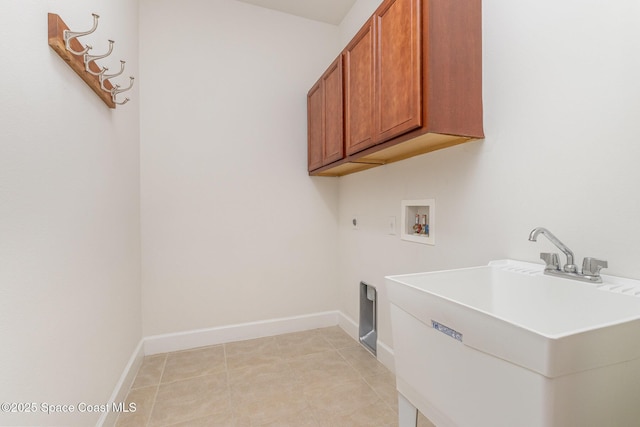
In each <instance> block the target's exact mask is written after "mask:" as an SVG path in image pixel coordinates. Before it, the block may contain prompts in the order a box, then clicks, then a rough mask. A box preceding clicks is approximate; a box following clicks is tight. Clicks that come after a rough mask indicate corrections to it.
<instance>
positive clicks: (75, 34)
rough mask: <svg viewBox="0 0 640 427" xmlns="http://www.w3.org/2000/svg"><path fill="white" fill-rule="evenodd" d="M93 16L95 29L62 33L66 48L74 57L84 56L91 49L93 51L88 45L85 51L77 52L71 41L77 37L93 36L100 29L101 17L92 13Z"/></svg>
mask: <svg viewBox="0 0 640 427" xmlns="http://www.w3.org/2000/svg"><path fill="white" fill-rule="evenodd" d="M91 15H93V28H91V29H90V30H89V31H71V30H64V31H63V32H62V37H63V39H64V46H65V47H66V48H67V50H68V51H69V52H71V53H73V54H74V55H78V56H80V55H84V54H86V53H87V52H88V51H89V49H91V46H89V45H87V47H85V48H84V50H82V51H81V52H76V51H75V50H73V49H72V48H71V40H73V39H75V38H77V37H82V36H86V35H87V34H91V33H93V32H94V31H95V30H96V28H98V18H100V16H98V15H96V14H95V13H92V14H91Z"/></svg>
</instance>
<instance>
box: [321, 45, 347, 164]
mask: <svg viewBox="0 0 640 427" xmlns="http://www.w3.org/2000/svg"><path fill="white" fill-rule="evenodd" d="M322 80H323V85H322V86H323V88H324V89H323V90H324V114H325V120H324V123H325V125H324V152H323V156H322V157H323V161H322V163H323V164H325V165H326V164H329V163H331V162H335V161H336V160H340V159H342V158H343V157H344V127H343V105H342V104H343V98H342V56H339V57H338V58H337V59H336V60H335V61H334V63H333V64H331V66H330V67H329V69H328V70H327V72H326V73H325V74H324V75H323V76H322Z"/></svg>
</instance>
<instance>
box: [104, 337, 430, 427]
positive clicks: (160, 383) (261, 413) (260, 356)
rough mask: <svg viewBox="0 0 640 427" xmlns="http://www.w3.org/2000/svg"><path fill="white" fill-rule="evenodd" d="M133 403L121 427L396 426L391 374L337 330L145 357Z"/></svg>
mask: <svg viewBox="0 0 640 427" xmlns="http://www.w3.org/2000/svg"><path fill="white" fill-rule="evenodd" d="M129 402H135V403H136V406H137V410H136V412H130V413H125V414H121V415H120V416H119V418H118V420H117V422H116V426H117V427H130V426H136V427H137V426H140V427H147V426H148V427H158V426H163V427H164V426H172V427H178V426H181V427H187V426H189V427H199V426H207V427H209V426H213V427H231V426H233V427H244V426H278V427H280V426H281V427H287V426H295V427H304V426H316V427H324V426H335V427H351V426H354V427H356V426H362V427H383V426H384V427H387V426H397V425H398V414H397V410H398V403H397V394H396V389H395V378H394V376H393V374H392V373H391V372H390V371H389V370H387V368H386V367H385V366H384V365H382V364H381V363H380V362H378V361H377V360H376V358H375V357H373V356H372V355H371V354H370V353H369V352H367V350H365V349H364V348H362V347H361V346H360V344H359V343H358V342H357V341H355V340H353V339H352V338H351V337H350V336H349V335H347V334H346V333H345V332H344V331H343V330H342V329H340V328H339V327H337V326H336V327H331V328H324V329H314V330H311V331H305V332H296V333H292V334H285V335H278V336H275V337H268V338H259V339H255V340H249V341H240V342H233V343H227V344H221V345H215V346H211V347H202V348H198V349H194V350H186V351H179V352H174V353H165V354H158V355H154V356H148V357H145V359H144V362H143V364H142V367H141V368H140V371H139V372H138V374H137V376H136V379H135V381H134V383H133V385H132V387H131V390H130V391H129V395H128V397H127V403H129ZM418 426H419V427H433V424H431V423H430V422H429V421H428V420H427V419H426V418H425V417H423V416H422V415H420V416H419V418H418Z"/></svg>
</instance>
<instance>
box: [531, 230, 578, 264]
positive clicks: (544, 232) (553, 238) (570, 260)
mask: <svg viewBox="0 0 640 427" xmlns="http://www.w3.org/2000/svg"><path fill="white" fill-rule="evenodd" d="M540 234H542V235H543V236H545V237H546V238H547V239H549V241H550V242H551V243H553V244H554V245H555V246H556V247H557V248H558V249H560V250H561V251H562V252H563V253H564V254H565V255H566V257H567V263H566V264H565V266H564V268H563V269H564V271H566V272H567V273H575V272H576V271H577V268H576V266H575V264H574V261H573V258H574V255H573V251H572V250H571V249H569V248H568V247H567V245H565V244H564V243H562V242H561V241H560V239H558V238H557V237H556V236H554V235H553V233H551V232H550V231H549V230H547V229H546V228H544V227H536V228H534V229H533V230H531V233H530V234H529V241H531V242H536V241H537V239H538V235H540Z"/></svg>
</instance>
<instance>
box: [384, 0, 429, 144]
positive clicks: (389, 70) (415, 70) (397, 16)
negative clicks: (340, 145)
mask: <svg viewBox="0 0 640 427" xmlns="http://www.w3.org/2000/svg"><path fill="white" fill-rule="evenodd" d="M420 15H421V0H387V1H386V2H385V3H383V5H382V6H381V8H380V9H379V11H378V12H377V13H376V15H375V19H376V32H377V44H376V67H375V69H376V131H377V142H378V143H379V142H383V141H386V140H388V139H391V138H393V137H395V136H398V135H401V134H403V133H405V132H408V131H410V130H412V129H415V128H418V127H420V126H421V125H422V34H421V28H422V20H421V19H420Z"/></svg>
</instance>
